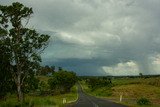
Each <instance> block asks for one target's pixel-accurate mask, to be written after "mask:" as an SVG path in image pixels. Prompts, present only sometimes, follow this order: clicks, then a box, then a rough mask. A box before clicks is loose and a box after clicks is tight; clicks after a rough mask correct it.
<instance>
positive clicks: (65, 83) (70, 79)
mask: <svg viewBox="0 0 160 107" xmlns="http://www.w3.org/2000/svg"><path fill="white" fill-rule="evenodd" d="M76 81H77V76H76V74H75V73H74V72H67V71H59V72H55V73H54V74H53V77H52V78H51V79H49V80H48V84H49V86H50V88H51V89H52V90H53V89H55V90H59V91H60V92H61V93H65V92H69V91H70V89H71V87H73V85H75V83H76Z"/></svg>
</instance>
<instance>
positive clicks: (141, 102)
mask: <svg viewBox="0 0 160 107" xmlns="http://www.w3.org/2000/svg"><path fill="white" fill-rule="evenodd" d="M137 104H138V105H150V104H151V102H150V101H149V100H148V99H147V98H140V99H138V101H137Z"/></svg>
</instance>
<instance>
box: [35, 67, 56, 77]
mask: <svg viewBox="0 0 160 107" xmlns="http://www.w3.org/2000/svg"><path fill="white" fill-rule="evenodd" d="M54 70H55V67H54V66H51V67H49V66H45V67H41V68H40V69H39V70H38V72H37V74H38V75H45V76H46V75H49V74H53V73H54V72H55V71H54Z"/></svg>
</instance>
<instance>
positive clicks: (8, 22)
mask: <svg viewBox="0 0 160 107" xmlns="http://www.w3.org/2000/svg"><path fill="white" fill-rule="evenodd" d="M32 14H33V11H32V8H29V7H26V6H24V5H23V4H21V3H19V2H15V3H12V4H11V5H8V6H2V5H0V43H1V42H2V43H3V44H1V46H4V47H7V48H6V49H7V50H8V52H9V55H8V56H5V57H6V58H7V57H8V58H7V60H9V64H10V65H11V66H12V69H11V70H10V72H11V74H12V79H13V80H14V82H15V84H16V87H17V96H18V99H19V101H20V102H23V100H24V97H23V91H22V87H23V86H24V85H25V82H24V81H25V80H26V79H27V78H29V77H30V74H33V72H36V70H37V69H38V67H39V62H40V61H41V57H40V54H41V53H42V52H43V50H44V49H45V47H46V46H47V44H48V40H49V36H48V35H45V34H39V33H37V31H36V30H35V29H31V28H28V26H27V25H28V22H29V20H30V18H31V15H32ZM2 65H3V63H2ZM6 67H7V66H6Z"/></svg>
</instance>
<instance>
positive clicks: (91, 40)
mask: <svg viewBox="0 0 160 107" xmlns="http://www.w3.org/2000/svg"><path fill="white" fill-rule="evenodd" d="M15 1H19V2H20V3H23V4H24V5H25V6H28V7H32V8H33V11H34V14H33V15H32V17H31V19H30V22H29V27H30V28H34V29H37V30H38V31H39V32H40V33H45V34H49V35H50V36H51V38H50V42H49V45H48V47H47V48H46V49H45V51H44V53H43V54H42V60H43V62H42V64H43V65H55V66H61V67H63V68H64V69H67V70H71V71H75V72H76V73H77V74H78V75H138V74H139V73H140V72H141V73H143V74H160V0H0V4H1V5H8V4H11V3H12V2H15Z"/></svg>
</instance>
